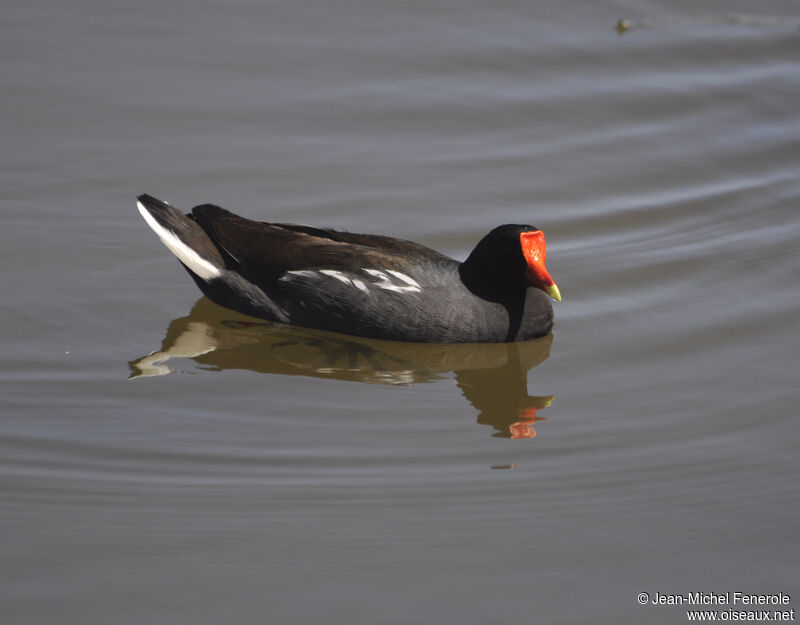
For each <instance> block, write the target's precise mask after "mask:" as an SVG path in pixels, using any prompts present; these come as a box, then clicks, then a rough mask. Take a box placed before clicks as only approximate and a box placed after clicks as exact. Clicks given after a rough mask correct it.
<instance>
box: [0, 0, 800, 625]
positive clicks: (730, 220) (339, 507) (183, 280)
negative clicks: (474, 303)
mask: <svg viewBox="0 0 800 625" xmlns="http://www.w3.org/2000/svg"><path fill="white" fill-rule="evenodd" d="M755 11H758V13H754V12H755ZM621 17H627V18H628V19H630V20H631V24H632V26H633V27H632V28H631V29H630V30H628V31H626V32H625V33H624V34H623V35H620V34H618V33H617V31H616V29H615V25H616V23H617V20H618V19H619V18H621ZM798 25H800V12H798V10H797V7H796V3H794V2H780V1H776V2H770V3H767V4H758V5H754V4H752V3H745V2H739V3H737V2H733V3H729V2H711V3H704V4H703V6H702V7H699V6H698V5H696V3H683V2H680V3H674V2H670V3H658V2H643V1H640V0H633V1H630V2H599V3H597V2H578V3H570V4H569V5H567V4H565V3H552V2H551V3H544V4H541V3H540V4H538V5H535V6H533V5H530V4H529V3H520V2H516V3H515V2H507V3H504V4H502V5H497V4H491V3H480V2H467V3H463V2H461V3H448V2H436V3H407V2H403V3H400V2H389V3H377V4H371V5H370V4H363V3H356V2H332V3H330V2H329V3H310V4H309V3H302V4H297V3H282V2H272V3H268V4H265V5H259V4H255V3H247V2H236V3H233V4H230V3H227V4H224V5H223V4H220V3H214V2H204V3H200V4H197V3H187V2H183V1H181V0H174V1H171V2H167V3H166V4H165V3H163V2H162V3H158V4H150V3H145V4H144V5H142V4H141V3H137V4H136V5H135V6H134V5H130V6H126V5H125V4H124V3H117V4H114V5H108V4H105V3H95V2H74V3H69V5H66V4H63V3H55V2H39V3H21V2H15V3H11V4H10V5H8V6H6V7H5V8H4V10H3V11H2V14H0V27H1V28H2V35H3V36H2V37H0V52H2V55H3V59H4V62H3V64H2V67H0V79H2V84H3V90H2V94H1V95H0V110H2V113H3V118H4V120H5V124H4V133H3V148H4V149H3V150H2V152H1V153H0V163H1V164H2V167H0V182H2V187H3V190H4V193H3V198H2V200H0V202H2V209H3V211H2V213H3V219H4V221H3V225H4V227H3V228H2V230H1V231H0V232H1V233H2V234H0V237H2V250H3V251H2V259H3V262H2V263H0V275H2V281H3V285H4V287H5V288H4V297H3V300H2V301H3V311H4V317H3V320H4V323H3V326H2V327H3V330H2V339H3V347H4V358H3V364H2V369H0V385H2V400H0V402H1V403H0V406H1V407H2V408H1V409H0V410H1V412H0V415H1V416H0V447H2V449H1V450H0V457H2V464H1V465H0V480H2V485H3V497H2V499H0V519H2V521H0V523H1V524H2V525H1V526H0V527H1V528H2V538H0V558H2V561H3V567H2V573H0V576H2V583H0V600H1V601H2V604H3V611H4V615H5V618H6V619H9V622H14V623H42V622H59V623H82V624H83V623H91V622H98V623H132V624H133V623H142V622H169V623H191V624H193V625H197V624H201V623H221V622H231V623H265V622H268V623H317V622H326V623H365V624H366V623H369V624H370V625H376V624H380V623H387V624H394V623H420V624H425V623H432V622H443V623H449V622H453V623H455V622H458V623H476V624H479V623H480V624H483V623H499V624H504V623H509V624H511V623H514V624H516V623H595V622H615V623H641V622H649V623H676V622H681V621H683V620H685V615H684V614H683V612H682V611H681V610H680V608H677V607H673V606H645V607H642V606H640V605H638V604H637V601H636V596H637V594H638V593H639V592H644V591H646V592H649V593H652V594H654V593H655V592H662V593H686V592H694V591H705V592H710V591H714V592H726V591H731V592H733V591H744V592H750V593H765V592H769V593H777V592H788V593H790V594H792V596H793V607H796V605H797V596H800V594H798V593H800V588H798V584H797V581H798V569H797V562H798V542H797V518H798V511H799V510H798V508H799V507H800V506H798V498H797V487H796V484H797V478H798V469H799V468H800V467H799V466H798V465H799V464H800V462H798V453H797V447H798V437H797V433H796V432H797V428H796V413H797V405H798V400H800V393H798V390H797V388H798V387H797V357H796V354H797V353H798V348H800V340H798V339H799V338H800V337H799V335H798V330H797V319H798V309H799V308H800V294H799V293H800V292H799V291H798V289H797V285H798V279H800V252H799V251H798V250H799V249H800V248H798V244H797V241H798V237H799V236H800V217H799V216H798V215H800V213H798V208H797V207H798V201H799V200H800V177H798V154H799V153H800V117H798V115H797V102H798V95H800V69H798V68H800V65H799V64H798V61H799V60H800V59H799V58H798V56H799V55H798V50H800V48H799V47H798V42H799V41H800V39H798V37H800V31H798ZM142 192H148V193H151V194H153V195H156V196H159V197H163V198H164V199H167V200H169V201H171V202H173V203H175V204H177V205H179V206H182V207H185V208H187V209H188V208H190V207H191V206H192V205H195V204H199V203H203V202H215V203H219V204H222V205H224V206H226V207H227V208H229V209H231V210H235V211H236V212H239V213H241V214H243V215H246V216H249V217H252V218H258V219H264V220H267V219H269V220H275V221H293V222H300V223H311V224H315V225H326V226H331V227H335V228H344V229H349V230H352V231H362V232H374V233H381V234H391V235H395V236H400V237H404V238H408V239H412V240H415V241H419V242H421V243H424V244H427V245H430V246H432V247H435V248H437V249H439V250H441V251H443V252H446V253H448V254H451V255H453V256H454V257H457V258H461V259H463V258H465V257H466V255H467V254H468V253H469V251H470V249H471V248H472V246H473V245H474V244H475V242H476V241H477V240H478V239H479V238H480V237H481V236H482V235H483V234H484V233H485V232H487V231H488V230H490V229H491V228H492V227H494V226H495V225H498V224H500V223H533V224H535V225H537V226H539V227H541V228H542V229H543V230H544V231H545V232H546V234H547V240H548V267H549V269H550V271H551V273H552V275H553V276H554V278H555V279H556V281H557V282H558V284H559V287H560V288H561V291H562V294H563V295H564V301H563V302H562V303H561V304H559V305H557V306H556V325H555V329H554V332H553V335H552V336H551V337H548V338H546V339H544V340H542V341H538V342H533V343H531V344H524V345H518V346H505V345H502V346H497V345H495V346H462V347H457V346H450V347H439V348H437V347H435V346H397V345H396V344H386V343H382V342H380V341H375V342H371V341H362V340H356V339H350V338H348V337H341V336H336V335H325V334H324V333H313V332H307V331H301V330H297V329H291V328H285V327H280V326H274V325H270V324H268V325H262V324H259V323H256V322H254V320H251V319H247V318H244V317H242V316H240V315H236V314H235V313H230V312H229V311H225V310H223V309H220V308H218V307H216V306H215V305H213V304H211V303H210V302H208V301H207V300H204V299H202V298H200V299H198V298H199V294H198V293H197V292H196V289H195V287H194V285H193V284H192V283H191V281H190V280H189V279H188V277H187V276H186V275H185V272H184V271H183V270H182V268H181V267H180V266H179V264H178V263H177V262H175V260H174V259H173V258H172V257H171V255H170V254H169V252H168V251H167V250H166V249H165V248H164V247H163V246H162V245H161V244H160V243H159V242H158V240H157V239H156V238H155V237H154V236H153V235H152V233H151V232H150V231H149V230H148V229H147V227H146V225H145V224H144V223H143V222H142V221H141V219H140V217H139V215H138V213H137V211H136V209H135V197H136V196H137V195H138V194H140V193H142ZM795 595H797V596H795Z"/></svg>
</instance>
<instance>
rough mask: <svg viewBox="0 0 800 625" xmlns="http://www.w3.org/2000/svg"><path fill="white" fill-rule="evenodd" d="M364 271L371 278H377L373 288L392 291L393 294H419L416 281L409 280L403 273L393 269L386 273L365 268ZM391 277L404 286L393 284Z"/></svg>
mask: <svg viewBox="0 0 800 625" xmlns="http://www.w3.org/2000/svg"><path fill="white" fill-rule="evenodd" d="M364 271H365V272H366V273H368V274H369V275H371V276H372V277H373V278H377V279H378V280H379V281H378V282H376V283H375V286H377V287H378V288H379V289H384V290H386V291H394V292H395V293H419V292H420V291H421V290H422V289H421V288H420V286H419V283H418V282H417V281H416V280H414V279H413V278H410V277H409V276H407V275H406V274H404V273H400V272H399V271H394V270H393V269H387V270H386V271H383V270H381V269H366V268H365V269H364ZM391 276H394V277H395V278H397V279H398V280H401V281H402V282H404V283H405V284H393V283H392V278H391Z"/></svg>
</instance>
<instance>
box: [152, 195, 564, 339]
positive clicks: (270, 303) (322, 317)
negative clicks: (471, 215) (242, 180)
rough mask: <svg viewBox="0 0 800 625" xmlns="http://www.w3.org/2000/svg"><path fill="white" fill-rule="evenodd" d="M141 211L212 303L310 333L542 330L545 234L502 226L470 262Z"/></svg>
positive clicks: (223, 216)
mask: <svg viewBox="0 0 800 625" xmlns="http://www.w3.org/2000/svg"><path fill="white" fill-rule="evenodd" d="M138 200H139V202H138V204H139V212H140V213H141V214H142V217H144V219H145V221H146V222H147V224H148V225H149V226H150V227H151V228H152V229H153V230H154V231H155V233H156V234H157V235H158V237H159V238H160V239H161V241H162V242H163V243H164V245H166V246H167V247H168V248H169V249H170V251H171V252H172V253H173V254H175V256H177V257H178V260H180V261H181V263H182V264H183V265H184V267H186V269H187V270H188V272H189V275H191V276H192V278H193V279H194V281H195V282H196V283H197V286H199V287H200V290H201V291H202V292H203V293H204V294H205V295H206V296H207V297H208V298H209V299H211V300H212V301H214V302H216V303H217V304H220V305H222V306H225V307H227V308H232V309H234V310H237V311H239V312H242V313H245V314H248V315H252V316H255V317H260V318H263V319H269V320H270V321H278V322H282V323H288V324H292V325H297V326H304V327H308V328H317V329H320V330H329V331H333V332H341V333H344V334H352V335H357V336H365V337H371V338H378V339H388V340H394V341H415V342H426V343H468V342H474V343H498V342H505V341H524V340H527V339H532V338H536V337H539V336H543V335H545V334H547V333H548V332H550V329H551V328H552V326H553V307H552V305H551V303H550V298H553V299H554V300H556V301H561V294H560V293H559V290H558V287H557V286H556V285H555V283H554V282H553V279H552V278H551V277H550V274H549V273H548V272H547V269H546V268H545V263H544V261H545V239H544V233H542V231H541V230H539V229H538V228H534V227H533V226H526V225H504V226H498V227H497V228H495V229H494V230H492V231H491V232H490V233H489V234H487V235H486V236H485V237H483V239H481V240H480V242H479V243H478V245H477V246H475V249H474V250H472V253H471V254H470V255H469V258H467V260H465V261H464V262H458V261H456V260H454V259H452V258H449V257H448V256H445V255H444V254H440V253H439V252H436V251H434V250H432V249H430V248H427V247H425V246H423V245H419V244H417V243H412V242H410V241H404V240H402V239H395V238H391V237H386V236H380V235H370V234H352V233H349V232H337V231H334V230H326V229H322V228H313V227H311V226H301V225H295V224H272V223H265V222H259V221H252V220H250V219H245V218H244V217H239V216H238V215H234V214H233V213H231V212H229V211H227V210H225V209H223V208H220V207H218V206H213V205H211V204H203V205H201V206H196V207H195V208H193V209H192V211H191V213H189V214H188V215H184V214H183V213H182V212H181V211H180V210H178V209H177V208H175V207H174V206H171V205H169V204H167V203H166V202H162V201H161V200H158V199H156V198H154V197H152V196H149V195H140V196H139V198H138Z"/></svg>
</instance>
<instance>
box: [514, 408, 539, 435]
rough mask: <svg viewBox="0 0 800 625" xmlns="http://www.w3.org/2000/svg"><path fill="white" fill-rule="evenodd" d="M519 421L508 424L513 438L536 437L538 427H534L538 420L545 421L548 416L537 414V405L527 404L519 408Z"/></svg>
mask: <svg viewBox="0 0 800 625" xmlns="http://www.w3.org/2000/svg"><path fill="white" fill-rule="evenodd" d="M519 417H520V418H519V421H515V422H514V423H512V424H511V425H509V426H508V431H509V433H510V434H511V438H535V437H536V429H535V428H534V427H533V425H534V423H536V422H537V421H544V420H546V419H547V417H539V416H537V415H536V406H526V407H525V408H520V410H519Z"/></svg>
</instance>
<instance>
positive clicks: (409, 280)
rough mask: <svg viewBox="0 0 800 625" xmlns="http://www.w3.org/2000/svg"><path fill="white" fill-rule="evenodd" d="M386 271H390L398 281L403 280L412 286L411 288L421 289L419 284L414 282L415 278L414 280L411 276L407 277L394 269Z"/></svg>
mask: <svg viewBox="0 0 800 625" xmlns="http://www.w3.org/2000/svg"><path fill="white" fill-rule="evenodd" d="M386 271H388V272H389V273H390V274H392V275H393V276H394V277H395V278H397V279H398V280H402V281H403V282H405V283H406V284H408V285H411V286H415V287H417V288H418V289H419V282H417V281H416V280H414V278H412V277H411V276H407V275H406V274H404V273H400V272H399V271H395V270H394V269H387V270H386Z"/></svg>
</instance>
